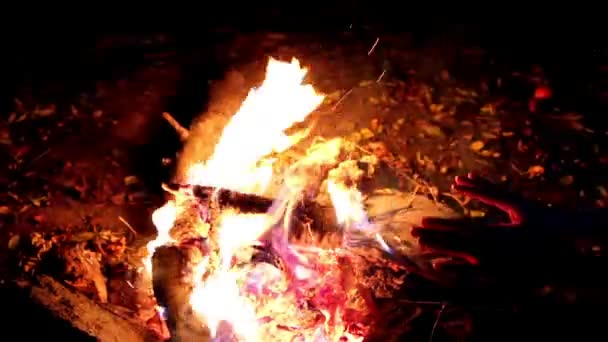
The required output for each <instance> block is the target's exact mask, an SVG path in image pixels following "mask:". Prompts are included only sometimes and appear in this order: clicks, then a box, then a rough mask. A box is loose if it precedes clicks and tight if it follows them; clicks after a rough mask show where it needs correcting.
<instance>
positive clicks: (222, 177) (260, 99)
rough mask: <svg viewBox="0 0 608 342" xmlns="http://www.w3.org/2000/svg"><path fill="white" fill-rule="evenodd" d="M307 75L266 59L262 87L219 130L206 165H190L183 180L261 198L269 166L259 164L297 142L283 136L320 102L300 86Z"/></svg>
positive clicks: (309, 88) (310, 89)
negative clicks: (268, 156) (251, 194)
mask: <svg viewBox="0 0 608 342" xmlns="http://www.w3.org/2000/svg"><path fill="white" fill-rule="evenodd" d="M307 72H308V69H306V68H301V67H300V62H299V61H298V60H297V59H295V58H294V59H293V60H292V61H291V63H284V62H280V61H278V60H275V59H273V58H271V59H270V60H269V62H268V66H267V68H266V79H265V80H264V82H263V83H262V85H261V86H260V87H259V88H257V89H256V88H254V89H252V90H251V91H250V92H249V94H248V96H247V98H246V99H245V101H244V102H243V104H242V106H241V108H240V109H239V111H238V112H237V113H236V114H235V115H234V117H233V118H232V119H231V120H230V122H229V123H228V125H227V126H226V127H225V128H224V130H223V132H222V135H221V137H220V140H219V142H218V143H217V145H216V146H215V150H214V152H213V155H212V156H211V157H210V159H209V160H208V161H207V162H206V163H204V164H200V163H199V164H194V165H193V166H192V168H191V169H190V170H189V172H188V181H189V182H190V183H193V184H201V185H212V186H217V187H222V188H227V189H233V190H238V191H242V192H250V193H263V192H264V191H265V189H266V187H267V185H268V183H269V181H270V178H271V177H272V164H271V163H266V165H259V162H260V161H261V160H262V159H263V158H264V157H265V156H267V155H268V154H270V153H272V152H282V151H284V150H286V149H287V148H289V147H290V146H292V145H293V144H295V143H297V142H298V141H299V140H300V139H302V138H303V136H304V134H303V133H302V132H300V134H297V135H295V136H291V137H290V136H287V135H286V134H285V132H284V131H285V130H286V129H288V128H290V127H291V126H292V125H293V124H295V123H298V122H302V121H303V120H304V119H305V118H306V117H307V116H308V115H309V114H310V112H312V111H313V110H314V109H315V108H316V107H318V106H319V105H320V104H321V102H323V99H324V96H323V95H320V94H317V92H316V91H315V89H314V88H313V87H312V86H311V85H310V84H306V85H303V84H302V81H303V79H304V77H305V76H306V73H307Z"/></svg>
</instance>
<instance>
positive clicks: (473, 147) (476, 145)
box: [470, 140, 485, 152]
mask: <svg viewBox="0 0 608 342" xmlns="http://www.w3.org/2000/svg"><path fill="white" fill-rule="evenodd" d="M484 146H485V144H484V143H483V141H481V140H477V141H474V142H472V143H471V145H470V148H471V150H472V151H475V152H479V151H480V150H481V149H482V148H483V147H484Z"/></svg>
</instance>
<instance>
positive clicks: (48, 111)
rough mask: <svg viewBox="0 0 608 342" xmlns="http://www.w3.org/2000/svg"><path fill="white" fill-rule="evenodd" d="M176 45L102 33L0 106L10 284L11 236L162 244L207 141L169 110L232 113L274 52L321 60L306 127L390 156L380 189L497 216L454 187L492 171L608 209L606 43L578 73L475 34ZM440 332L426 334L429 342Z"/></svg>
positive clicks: (522, 185) (446, 329)
mask: <svg viewBox="0 0 608 342" xmlns="http://www.w3.org/2000/svg"><path fill="white" fill-rule="evenodd" d="M180 39H181V38H180V37H179V36H176V35H170V34H159V35H140V36H128V37H125V36H116V35H115V36H106V37H103V38H97V39H95V40H91V41H88V44H89V45H88V48H87V49H84V50H85V51H87V52H86V53H83V55H82V56H78V57H73V58H75V59H76V58H80V61H81V64H80V65H81V67H79V68H76V67H70V66H68V65H67V64H68V63H66V65H60V66H59V67H58V70H59V71H56V72H55V73H54V74H53V73H49V74H45V76H44V77H41V78H37V75H38V74H37V73H36V70H33V71H31V75H30V77H29V79H25V80H24V81H23V82H22V83H21V84H19V85H18V86H17V87H16V89H15V92H14V95H15V96H14V99H11V101H10V102H9V103H8V106H7V107H6V108H3V110H2V112H0V115H1V123H0V160H1V161H2V162H3V163H4V165H6V166H7V167H5V168H3V169H2V170H0V189H2V191H0V222H2V226H3V228H2V230H1V231H0V236H1V239H0V256H1V257H2V260H3V262H2V272H1V273H0V274H1V277H3V281H5V282H8V281H10V280H11V278H12V277H13V276H14V274H15V272H17V273H18V272H19V271H20V269H19V267H15V266H16V265H14V264H13V263H12V262H13V260H11V259H10V258H8V256H9V255H10V254H11V251H10V250H11V249H12V248H14V246H15V244H16V236H21V238H22V239H25V238H27V234H29V233H31V232H34V231H53V230H56V229H59V230H69V229H89V228H87V227H98V228H99V229H109V230H112V231H117V232H124V231H126V230H130V229H131V228H128V227H127V224H128V225H129V226H130V227H132V229H133V230H135V231H136V232H135V233H129V234H130V235H129V236H130V241H145V239H147V238H149V237H151V236H152V234H153V232H154V230H153V227H152V223H151V219H150V216H151V212H152V211H153V210H154V209H155V208H157V207H158V206H159V205H160V204H162V202H163V193H162V191H161V188H160V186H161V183H162V182H163V181H168V180H170V179H171V177H172V175H173V173H174V170H175V169H176V168H177V167H179V165H178V159H179V158H178V155H179V154H180V153H186V154H188V153H190V154H192V153H196V152H197V151H198V149H199V148H203V149H204V148H208V147H209V146H202V147H200V146H199V147H186V150H184V151H182V150H181V148H182V147H181V146H182V145H181V142H180V141H179V138H178V136H177V134H175V131H174V130H173V129H172V128H171V127H170V126H169V125H168V124H167V123H166V121H164V120H163V118H162V113H163V112H165V111H167V112H170V113H172V114H173V116H174V117H175V118H176V119H177V120H178V121H180V122H181V123H182V124H183V125H184V126H187V127H188V126H190V124H191V123H192V122H196V121H195V120H201V122H202V123H205V122H206V120H213V117H214V116H226V115H230V114H231V113H232V112H233V111H234V108H235V107H236V106H238V104H239V103H240V101H241V100H242V99H243V97H244V96H245V95H246V92H247V90H248V89H249V88H251V87H252V86H254V85H255V84H256V83H258V82H259V81H260V80H261V79H262V77H263V68H264V66H265V63H266V59H267V57H268V56H275V57H278V58H291V57H293V56H295V57H297V58H299V59H300V60H301V61H302V63H303V64H305V65H307V66H309V67H310V81H311V83H312V84H313V85H314V86H315V88H316V89H318V90H319V91H321V92H323V93H325V94H328V96H327V101H326V102H325V103H324V104H323V105H322V107H321V108H319V110H318V111H316V112H315V113H314V114H313V115H312V117H311V120H310V121H309V122H308V123H310V124H314V126H313V127H314V129H313V133H312V135H321V136H324V137H331V136H346V137H348V139H349V141H353V142H356V143H357V144H358V145H359V146H361V148H364V149H367V150H370V151H372V152H374V153H376V154H379V155H381V156H382V157H384V158H385V159H386V161H387V162H388V163H390V164H391V167H392V168H393V169H394V170H397V175H396V177H395V175H392V176H391V177H388V176H387V177H386V178H384V179H381V180H380V183H381V186H382V187H390V188H399V189H402V190H407V191H412V190H414V189H416V191H419V192H420V193H421V194H423V195H425V196H428V197H429V198H433V199H434V200H438V201H443V202H445V203H446V204H447V205H449V206H450V207H452V208H453V209H454V210H457V211H458V212H460V213H463V214H466V215H471V216H475V217H477V216H483V215H489V217H490V218H491V219H499V218H500V215H497V214H496V213H494V212H492V211H491V210H490V209H488V208H484V207H482V206H481V205H479V204H478V203H468V204H467V205H466V206H462V205H461V203H459V202H460V201H461V200H462V199H460V198H457V197H455V196H453V195H452V194H451V193H450V188H449V186H450V184H451V182H452V180H453V177H454V176H456V175H461V174H464V173H467V172H470V171H476V172H480V173H484V174H487V175H488V176H489V177H490V178H492V179H493V180H496V181H504V182H505V184H507V186H508V187H511V188H513V189H518V190H519V191H523V192H524V193H525V194H526V195H527V196H528V197H530V198H535V199H540V200H543V201H545V202H548V203H551V204H552V205H564V206H576V207H581V208H582V207H593V206H598V207H603V206H605V205H607V204H608V202H607V201H608V191H607V190H606V187H607V186H608V176H606V175H608V173H607V172H606V166H607V165H608V150H607V147H608V144H606V141H605V140H606V127H605V126H604V122H603V121H604V120H602V119H601V118H600V117H599V116H601V115H603V111H604V110H605V109H606V104H608V92H606V91H607V89H606V88H605V87H606V82H605V76H606V73H607V72H608V67H606V65H602V63H601V62H602V61H601V58H598V54H599V55H601V54H602V53H601V52H598V51H597V50H592V49H588V50H584V49H583V50H581V51H580V52H579V54H578V55H577V56H576V59H572V58H570V59H568V58H566V57H564V58H563V60H564V61H566V60H569V62H568V63H570V64H575V63H576V64H578V65H580V67H578V68H572V66H570V65H568V64H565V62H564V63H562V62H561V61H560V62H559V63H558V62H557V61H556V60H555V59H546V58H545V59H543V56H542V55H531V56H529V59H528V60H525V59H523V58H521V59H518V58H516V57H514V56H512V55H505V54H504V53H503V52H502V51H500V50H496V49H492V48H489V49H488V48H484V47H482V46H478V45H476V44H468V43H466V42H464V41H449V40H448V39H446V38H436V39H431V40H427V39H426V38H425V40H423V41H422V42H421V41H420V38H419V37H417V36H413V35H407V34H396V33H393V34H376V33H375V32H354V31H347V32H344V33H339V34H338V33H336V34H333V35H327V34H326V35H323V36H322V35H319V34H283V33H252V34H234V33H230V32H228V33H218V34H216V35H215V36H214V38H205V39H193V38H189V39H187V40H184V39H182V40H180ZM49 63H50V62H49ZM82 65H84V66H82ZM41 68H42V67H41ZM572 70H576V71H572ZM61 72H63V73H64V74H63V75H62V74H61ZM64 75H70V77H63V76H64ZM72 76H73V77H72ZM201 127H202V128H201ZM206 129H208V126H207V128H205V127H204V125H202V124H201V123H198V124H196V125H194V126H193V128H192V132H193V134H201V135H213V134H217V130H215V129H214V130H212V132H207V131H205V130H206ZM125 222H126V223H125ZM134 243H137V242H134ZM435 311H436V310H435ZM501 315H502V314H496V315H495V316H493V317H494V319H495V320H503V325H501V324H499V323H496V322H490V323H487V322H485V323H484V320H483V319H479V320H477V321H475V322H476V323H475V324H476V325H475V326H474V327H469V326H464V327H463V326H456V327H454V326H446V325H441V327H440V328H439V329H435V328H433V329H432V330H433V331H435V330H437V332H435V334H437V336H436V338H438V339H440V338H445V337H447V336H450V334H452V335H453V336H455V338H457V339H458V338H462V337H463V336H464V337H470V338H473V337H471V336H475V335H474V334H472V333H471V332H470V330H471V329H473V330H475V329H476V327H477V325H479V324H481V325H482V330H483V325H484V324H485V326H492V327H503V328H504V327H505V326H506V324H507V323H504V322H505V321H504V316H501ZM485 319H486V320H490V318H487V317H486V318H485ZM551 322H556V321H555V320H553V321H551ZM432 323H433V322H431V325H432ZM413 326H416V325H415V324H414V325H413ZM431 328H432V326H429V324H427V323H424V324H423V325H422V326H420V327H418V329H419V330H421V331H423V333H420V334H419V337H420V336H425V337H424V338H423V337H420V339H422V340H424V339H428V336H429V331H431ZM486 330H489V329H487V328H486ZM516 334H517V333H516ZM486 337H487V336H486ZM486 340H487V339H486Z"/></svg>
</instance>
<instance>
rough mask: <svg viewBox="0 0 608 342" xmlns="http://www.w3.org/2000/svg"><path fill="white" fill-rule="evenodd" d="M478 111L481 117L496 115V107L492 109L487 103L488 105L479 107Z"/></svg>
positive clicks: (492, 106) (491, 105)
mask: <svg viewBox="0 0 608 342" xmlns="http://www.w3.org/2000/svg"><path fill="white" fill-rule="evenodd" d="M479 111H480V113H481V114H483V115H494V114H496V107H494V105H493V104H491V103H488V104H486V105H484V106H483V107H481V109H480V110H479Z"/></svg>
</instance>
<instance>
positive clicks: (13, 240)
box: [8, 234, 21, 249]
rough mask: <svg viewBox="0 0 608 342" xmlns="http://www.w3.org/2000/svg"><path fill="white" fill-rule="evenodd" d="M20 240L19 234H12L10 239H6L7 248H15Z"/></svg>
mask: <svg viewBox="0 0 608 342" xmlns="http://www.w3.org/2000/svg"><path fill="white" fill-rule="evenodd" d="M20 240H21V236H20V235H19V234H15V235H13V236H12V237H11V238H10V240H8V249H15V248H17V246H19V241H20Z"/></svg>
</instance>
